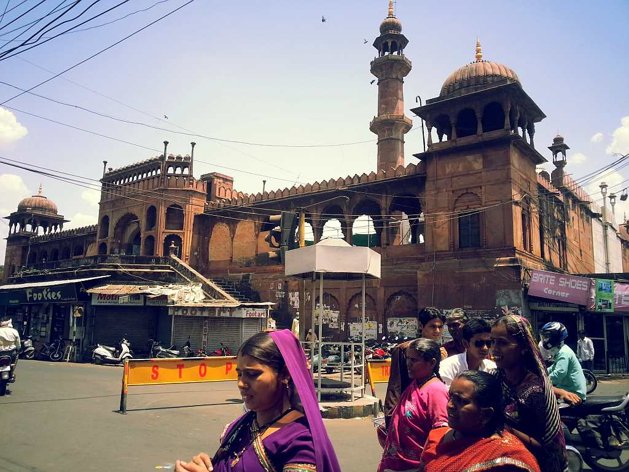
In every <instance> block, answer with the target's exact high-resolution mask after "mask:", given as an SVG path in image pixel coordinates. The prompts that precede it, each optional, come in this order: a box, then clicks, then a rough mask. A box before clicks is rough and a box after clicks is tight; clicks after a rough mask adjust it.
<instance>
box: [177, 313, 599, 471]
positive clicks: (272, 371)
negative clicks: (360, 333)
mask: <svg viewBox="0 0 629 472" xmlns="http://www.w3.org/2000/svg"><path fill="white" fill-rule="evenodd" d="M419 321H420V326H421V337H420V338H418V339H415V340H412V341H408V342H405V343H402V344H400V345H398V346H397V347H396V348H394V349H393V352H392V358H391V370H390V371H391V375H390V379H389V384H388V386H387V394H386V399H385V418H386V423H385V426H384V427H383V428H380V429H379V430H378V439H379V441H380V444H381V445H382V447H383V453H382V458H381V461H380V463H379V465H378V467H377V469H378V472H411V471H424V472H432V471H435V472H442V471H455V470H456V471H468V470H469V471H472V470H474V471H490V470H500V471H528V472H539V471H544V472H563V471H564V470H565V469H566V465H567V462H566V461H567V459H566V450H565V441H564V436H563V431H562V427H561V422H560V418H559V407H558V399H559V400H563V401H565V402H567V403H579V402H581V401H582V400H584V399H585V391H583V392H582V391H581V387H582V385H581V384H582V382H581V379H580V377H579V375H578V374H579V370H580V369H581V365H580V363H579V360H577V355H576V354H575V353H574V352H572V350H571V349H570V348H569V347H568V346H567V345H565V342H564V341H565V339H566V337H567V331H566V328H565V327H564V326H563V325H561V324H560V323H548V324H547V325H545V326H544V327H543V328H542V329H541V331H540V334H541V340H540V341H539V343H538V342H537V341H536V339H535V337H534V335H533V331H532V329H531V326H530V324H529V322H528V321H527V320H526V319H525V318H523V317H521V316H517V315H511V314H509V315H505V316H503V317H501V318H499V319H498V320H496V321H494V322H493V323H489V322H488V321H486V320H483V319H468V316H467V315H466V314H465V312H464V311H463V310H460V309H459V310H452V311H451V312H450V313H449V315H448V317H447V318H446V317H444V315H443V314H442V313H441V311H439V310H438V309H436V308H431V307H429V308H425V309H424V310H422V311H421V312H420V313H419ZM444 325H447V327H448V330H449V332H450V334H451V335H452V340H451V341H450V342H448V343H446V344H445V345H443V346H441V345H440V341H441V338H442V335H443V328H444ZM315 340H316V338H314V337H311V339H309V341H310V342H316V341H315ZM540 349H543V350H545V355H546V356H551V358H552V360H553V362H552V364H551V365H550V367H548V366H547V365H546V361H548V359H547V358H545V357H544V355H543V354H542V352H541V350H540ZM583 350H584V351H587V346H585V348H583ZM236 370H237V373H238V388H239V390H240V393H241V395H242V398H243V401H244V404H245V407H246V413H244V414H243V415H242V416H241V417H240V418H238V419H237V420H235V421H234V422H233V423H231V424H230V425H228V426H227V428H226V429H225V431H224V433H223V435H222V437H221V438H220V447H219V448H218V450H217V451H216V453H215V454H214V456H213V457H210V456H209V455H208V454H206V453H201V454H199V455H197V456H195V457H193V458H192V459H191V460H190V461H181V460H178V461H177V462H176V466H175V470H176V471H177V472H208V471H217V472H218V471H222V472H227V471H230V472H238V471H245V470H247V471H253V472H255V471H261V472H264V471H267V472H268V471H278V472H279V471H283V472H312V471H319V472H338V471H340V467H339V463H338V460H337V458H336V455H335V452H334V448H333V447H332V444H331V442H330V439H329V437H328V435H327V432H326V429H325V427H324V425H323V421H322V418H321V414H320V411H319V405H318V402H317V397H316V394H315V391H314V386H313V382H312V377H311V373H310V371H309V369H308V367H307V361H306V357H305V354H304V350H303V348H302V347H301V345H300V343H299V340H298V339H297V337H296V336H295V335H294V334H293V333H291V332H290V331H289V330H280V331H271V332H263V333H259V334H256V335H254V336H253V337H251V338H250V339H249V340H247V341H246V342H245V343H244V344H243V345H242V346H241V347H240V349H239V351H238V354H237V369H236ZM582 376H583V374H582V372H581V377H582ZM553 384H555V385H553Z"/></svg>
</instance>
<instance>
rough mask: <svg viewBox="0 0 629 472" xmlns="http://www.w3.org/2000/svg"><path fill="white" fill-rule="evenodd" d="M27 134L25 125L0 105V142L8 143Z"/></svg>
mask: <svg viewBox="0 0 629 472" xmlns="http://www.w3.org/2000/svg"><path fill="white" fill-rule="evenodd" d="M27 134H28V130H27V129H26V127H25V126H23V125H22V124H21V123H19V122H18V121H17V118H16V117H15V115H14V114H13V113H12V112H10V111H9V110H7V109H6V108H2V107H0V144H8V143H12V142H14V141H18V140H20V139H22V138H23V137H24V136H26V135H27Z"/></svg>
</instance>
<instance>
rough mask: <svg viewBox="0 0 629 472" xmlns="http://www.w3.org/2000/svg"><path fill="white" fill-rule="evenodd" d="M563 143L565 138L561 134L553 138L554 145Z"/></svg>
mask: <svg viewBox="0 0 629 472" xmlns="http://www.w3.org/2000/svg"><path fill="white" fill-rule="evenodd" d="M563 142H564V139H563V136H561V135H560V134H558V135H557V136H555V137H554V138H553V144H563Z"/></svg>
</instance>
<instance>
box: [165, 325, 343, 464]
mask: <svg viewBox="0 0 629 472" xmlns="http://www.w3.org/2000/svg"><path fill="white" fill-rule="evenodd" d="M236 370H237V372H238V389H239V390H240V393H241V395H242V398H243V400H244V402H245V406H246V407H247V408H248V410H249V412H248V413H245V414H244V415H243V416H241V417H240V418H238V419H237V420H236V421H234V422H233V423H232V424H230V425H229V426H228V427H227V430H226V431H225V433H224V435H223V437H222V438H221V445H220V447H219V449H218V451H216V454H215V455H214V457H213V458H210V457H209V456H208V455H207V454H205V453H201V454H199V455H197V456H195V457H194V458H193V459H192V460H191V461H190V462H183V461H177V462H176V465H175V471H176V472H208V471H214V472H244V471H246V472H312V471H317V472H340V470H341V468H340V467H339V464H338V461H337V459H336V455H335V453H334V449H333V447H332V444H331V443H330V439H329V438H328V435H327V432H326V430H325V427H324V426H323V420H322V419H321V413H320V412H319V404H318V402H317V397H316V395H315V391H314V384H313V382H312V377H311V375H310V371H309V370H308V369H307V367H306V357H305V355H304V352H303V350H302V349H301V346H300V344H299V341H298V340H297V338H296V337H295V336H294V335H293V333H291V332H290V331H289V330H281V331H275V332H271V333H258V334H256V335H254V336H252V337H251V338H249V339H248V340H247V341H245V343H244V344H243V345H242V346H241V347H240V349H239V350H238V360H237V367H236Z"/></svg>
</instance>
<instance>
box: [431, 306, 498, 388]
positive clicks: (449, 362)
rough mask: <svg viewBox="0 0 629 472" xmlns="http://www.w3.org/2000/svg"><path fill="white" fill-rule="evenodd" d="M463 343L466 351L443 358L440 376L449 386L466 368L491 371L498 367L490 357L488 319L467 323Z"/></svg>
mask: <svg viewBox="0 0 629 472" xmlns="http://www.w3.org/2000/svg"><path fill="white" fill-rule="evenodd" d="M463 345H464V346H465V352H462V353H461V354H457V355H454V356H450V357H448V358H447V359H444V360H442V361H441V365H440V366H439V376H440V377H441V380H443V381H444V383H445V384H446V385H447V386H448V387H449V386H450V384H451V383H452V381H453V380H454V378H455V377H456V376H457V375H459V374H460V373H461V372H465V371H466V370H482V371H485V372H489V371H491V370H494V369H495V368H496V364H495V362H494V361H492V360H489V359H488V357H489V349H490V347H491V325H490V324H489V323H488V322H487V321H485V320H483V319H480V318H474V319H472V320H470V321H468V322H467V323H465V326H464V327H463Z"/></svg>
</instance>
